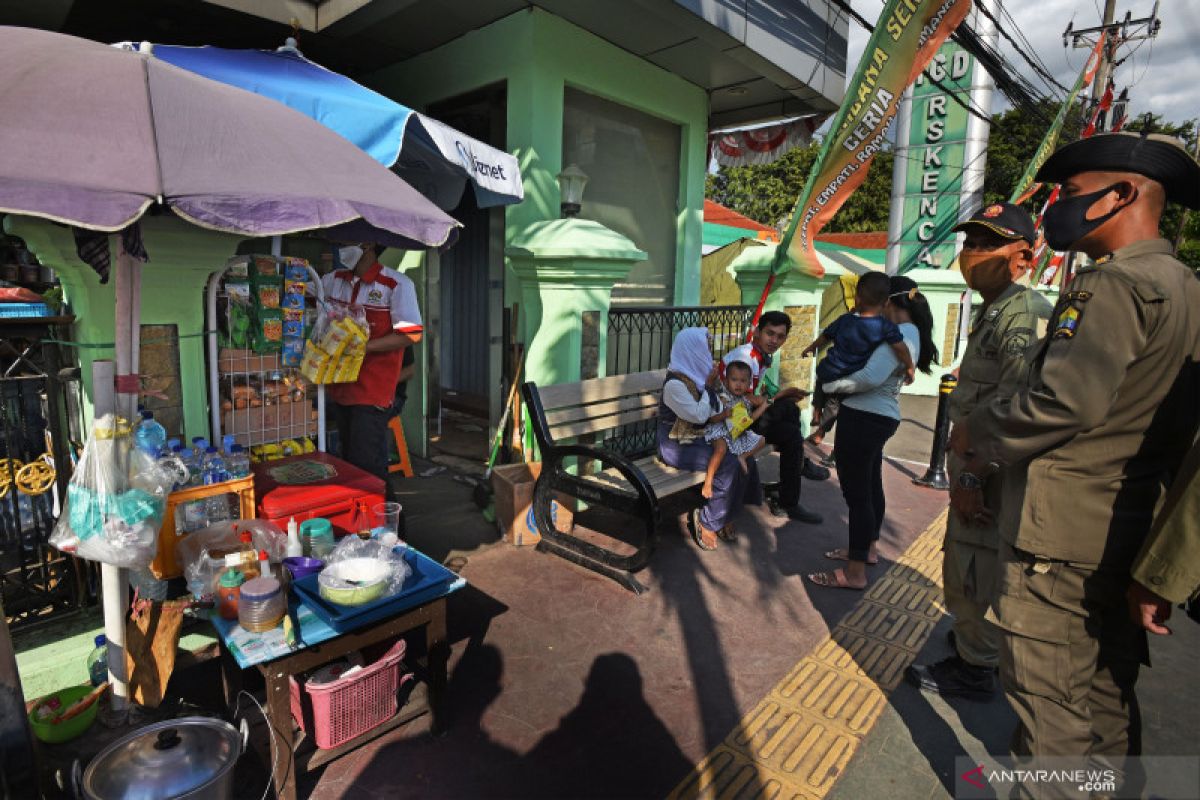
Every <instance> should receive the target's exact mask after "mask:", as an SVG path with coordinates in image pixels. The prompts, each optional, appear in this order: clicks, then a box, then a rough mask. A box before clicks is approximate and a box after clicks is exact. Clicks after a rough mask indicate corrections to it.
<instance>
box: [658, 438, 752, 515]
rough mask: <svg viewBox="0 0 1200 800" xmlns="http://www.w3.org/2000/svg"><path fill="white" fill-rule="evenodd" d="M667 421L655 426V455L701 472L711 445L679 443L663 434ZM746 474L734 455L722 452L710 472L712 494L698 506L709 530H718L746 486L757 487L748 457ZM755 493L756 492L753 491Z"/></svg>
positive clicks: (678, 466) (741, 499)
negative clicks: (656, 438)
mask: <svg viewBox="0 0 1200 800" xmlns="http://www.w3.org/2000/svg"><path fill="white" fill-rule="evenodd" d="M670 431H671V428H670V426H669V425H664V424H662V423H660V424H659V426H658V457H659V458H660V459H662V461H663V463H665V464H668V465H670V466H672V467H675V468H676V469H684V470H688V471H689V472H704V471H706V470H707V469H708V460H709V459H710V458H712V453H713V449H712V445H711V444H709V443H707V442H705V441H704V440H703V439H700V440H697V441H695V442H692V443H691V444H680V443H679V442H677V441H675V440H674V439H672V438H670V437H669V436H668V435H667V434H668V433H670ZM749 467H750V474H749V475H747V474H746V473H744V472H742V465H741V464H739V463H738V460H737V456H735V455H733V454H732V453H726V454H725V458H723V459H722V460H721V466H719V467H717V474H716V475H715V476H713V496H712V497H711V498H709V499H708V500H707V501H705V503H704V507H703V508H702V509H700V524H702V525H703V526H704V527H705V528H708V529H709V530H710V531H719V530H720V529H721V528H723V527H725V525H726V523H728V522H729V521H730V520H731V519H733V517H734V516H735V515H736V514H737V513H738V512H739V511H741V510H742V504H743V502H744V501H745V499H746V495H747V489H748V486H749V488H750V491H751V492H753V491H755V489H756V488H757V487H758V470H757V468H756V467H755V465H754V462H753V461H751V462H750V464H749ZM756 496H757V495H756Z"/></svg>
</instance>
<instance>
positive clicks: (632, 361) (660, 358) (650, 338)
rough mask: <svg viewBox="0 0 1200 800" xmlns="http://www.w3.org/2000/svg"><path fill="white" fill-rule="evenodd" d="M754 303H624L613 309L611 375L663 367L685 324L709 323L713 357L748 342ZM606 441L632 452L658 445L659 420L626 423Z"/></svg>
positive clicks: (608, 354)
mask: <svg viewBox="0 0 1200 800" xmlns="http://www.w3.org/2000/svg"><path fill="white" fill-rule="evenodd" d="M753 315H754V307H753V306H690V307H680V308H671V307H668V306H623V307H618V308H613V309H611V310H609V312H608V340H607V345H606V352H605V353H604V355H603V357H604V363H605V367H606V371H605V374H606V375H628V374H630V373H634V372H646V371H648V370H653V369H664V368H666V366H667V364H668V363H669V362H670V360H671V343H672V342H673V341H675V336H676V334H678V333H679V332H680V331H681V330H683V329H684V328H695V327H704V328H708V330H709V331H710V332H711V333H712V337H713V338H712V348H713V358H720V357H721V356H722V355H724V354H725V353H727V352H729V351H730V350H731V349H733V348H734V347H736V346H737V345H739V344H742V343H743V342H745V341H746V333H747V331H748V330H749V329H750V318H751V317H752V316H753ZM603 444H604V446H605V447H608V448H610V449H613V450H616V451H618V452H621V453H625V454H627V455H641V454H645V453H648V452H650V451H652V450H653V449H654V421H653V420H649V421H647V422H642V423H638V424H636V425H626V426H624V427H622V428H620V429H618V430H616V431H613V432H612V433H611V435H610V436H609V437H608V438H606V439H605V440H604V443H603Z"/></svg>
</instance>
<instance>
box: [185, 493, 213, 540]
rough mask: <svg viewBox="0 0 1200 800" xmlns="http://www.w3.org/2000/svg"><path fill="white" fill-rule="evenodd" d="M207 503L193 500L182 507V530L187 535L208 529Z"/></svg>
mask: <svg viewBox="0 0 1200 800" xmlns="http://www.w3.org/2000/svg"><path fill="white" fill-rule="evenodd" d="M208 524H209V523H208V501H207V500H193V501H191V502H190V503H184V505H183V529H184V530H185V531H187V532H188V533H191V532H192V531H198V530H200V529H201V528H207V527H208Z"/></svg>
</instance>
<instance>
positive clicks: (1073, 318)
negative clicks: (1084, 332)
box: [1052, 306, 1083, 339]
mask: <svg viewBox="0 0 1200 800" xmlns="http://www.w3.org/2000/svg"><path fill="white" fill-rule="evenodd" d="M1082 313H1083V312H1082V310H1081V309H1078V308H1076V307H1075V306H1068V307H1067V308H1065V309H1063V312H1062V313H1061V314H1059V315H1058V319H1057V320H1055V322H1054V333H1053V334H1052V337H1053V338H1055V339H1070V338H1071V337H1072V336H1074V335H1075V331H1077V330H1078V329H1079V317H1080V316H1081V315H1082Z"/></svg>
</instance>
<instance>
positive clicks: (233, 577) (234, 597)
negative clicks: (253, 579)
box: [217, 569, 246, 619]
mask: <svg viewBox="0 0 1200 800" xmlns="http://www.w3.org/2000/svg"><path fill="white" fill-rule="evenodd" d="M245 582H246V576H245V575H243V574H242V572H241V570H236V569H229V570H226V571H225V572H224V573H222V574H221V578H220V580H218V581H217V613H218V614H220V615H221V619H237V618H238V604H239V602H240V600H241V594H242V584H243V583H245Z"/></svg>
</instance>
